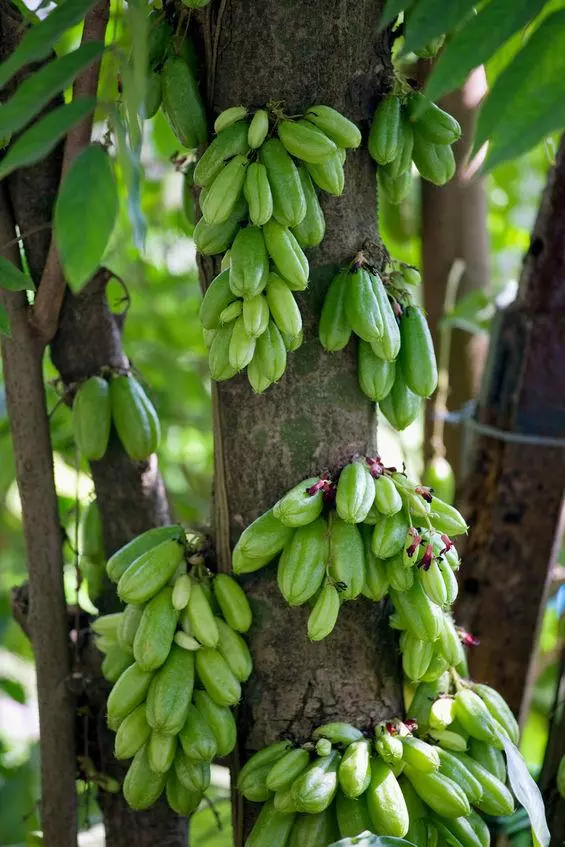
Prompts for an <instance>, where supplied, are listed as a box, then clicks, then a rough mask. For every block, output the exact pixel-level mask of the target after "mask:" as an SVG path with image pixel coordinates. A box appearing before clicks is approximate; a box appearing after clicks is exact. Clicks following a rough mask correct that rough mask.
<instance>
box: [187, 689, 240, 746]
mask: <svg viewBox="0 0 565 847" xmlns="http://www.w3.org/2000/svg"><path fill="white" fill-rule="evenodd" d="M193 700H194V705H195V706H196V708H197V709H198V711H199V712H200V714H201V715H202V717H203V718H204V720H205V721H206V723H207V724H208V726H209V727H210V729H211V730H212V733H213V735H214V738H215V740H216V748H217V750H216V755H217V757H218V758H219V759H221V758H223V757H224V756H227V755H229V753H231V751H232V750H233V748H234V747H235V744H236V740H237V729H236V725H235V719H234V716H233V714H232V712H231V709H229V708H228V707H227V706H220V705H218V703H216V702H215V701H214V700H213V699H212V698H211V697H210V695H209V694H207V693H206V692H205V691H195V692H194V694H193Z"/></svg>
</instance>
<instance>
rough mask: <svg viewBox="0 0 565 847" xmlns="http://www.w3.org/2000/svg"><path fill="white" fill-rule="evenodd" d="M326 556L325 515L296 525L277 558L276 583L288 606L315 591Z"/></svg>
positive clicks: (323, 573)
mask: <svg viewBox="0 0 565 847" xmlns="http://www.w3.org/2000/svg"><path fill="white" fill-rule="evenodd" d="M328 556H329V535H328V524H327V521H326V520H325V518H321V517H320V518H316V520H315V521H313V522H312V523H309V524H307V525H306V526H301V527H299V528H298V529H297V530H296V531H295V533H294V535H293V536H292V540H291V541H290V543H289V544H288V545H287V546H286V547H285V549H284V550H283V553H282V556H281V557H280V560H279V566H278V571H277V582H278V586H279V590H280V592H281V594H282V595H283V597H284V598H285V600H286V601H287V603H288V604H289V605H290V606H300V605H302V603H305V602H306V601H307V600H309V599H310V597H313V595H314V594H315V593H316V592H317V590H318V589H319V587H320V585H321V584H322V580H323V578H324V576H325V573H326V567H327V562H328Z"/></svg>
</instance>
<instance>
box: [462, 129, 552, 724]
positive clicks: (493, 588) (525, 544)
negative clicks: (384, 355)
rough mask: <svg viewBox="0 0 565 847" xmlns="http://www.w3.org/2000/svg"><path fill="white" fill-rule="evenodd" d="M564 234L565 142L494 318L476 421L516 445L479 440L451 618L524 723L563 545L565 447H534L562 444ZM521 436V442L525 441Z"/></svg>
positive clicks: (484, 674)
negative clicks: (551, 578) (550, 584)
mask: <svg viewBox="0 0 565 847" xmlns="http://www.w3.org/2000/svg"><path fill="white" fill-rule="evenodd" d="M564 235H565V144H564V143H563V142H562V143H561V147H560V150H559V154H558V157H557V163H556V166H555V168H554V170H553V171H552V173H551V174H550V177H549V179H548V183H547V186H546V188H545V191H544V195H543V199H542V203H541V208H540V211H539V214H538V218H537V221H536V224H535V227H534V231H533V234H532V240H531V243H530V248H529V250H528V253H527V255H526V257H525V261H524V266H523V269H522V275H521V280H520V290H519V294H518V298H517V300H516V302H515V303H514V304H513V305H512V306H510V307H509V308H508V309H506V311H504V312H503V313H502V314H500V315H499V317H498V320H497V324H496V327H495V331H494V332H493V334H492V338H491V345H490V351H489V361H488V363H487V368H486V371H485V377H484V381H483V386H482V391H481V396H480V401H479V407H478V411H477V420H478V421H479V422H480V423H483V424H487V425H491V426H494V427H498V428H500V429H502V430H504V431H507V432H510V433H512V434H513V436H514V437H515V438H516V439H517V440H516V441H507V440H506V441H505V440H504V438H498V437H496V436H495V437H492V436H491V435H488V434H481V433H480V432H478V433H477V434H476V435H475V437H474V438H473V444H472V449H471V451H470V453H469V457H468V474H467V477H466V482H465V489H464V507H465V514H466V517H467V520H468V521H469V523H470V525H471V531H470V534H469V537H468V540H467V543H466V545H465V549H464V561H465V570H464V575H463V580H462V585H461V596H460V601H459V606H458V618H459V620H460V622H461V623H463V624H464V625H466V626H467V627H468V628H469V629H471V630H472V631H473V632H475V633H476V634H477V635H478V636H479V638H480V639H481V649H480V650H478V651H476V652H474V653H473V654H472V656H471V661H470V666H471V673H472V675H473V677H474V678H476V679H479V680H483V681H485V682H496V687H497V688H498V689H499V690H500V691H501V692H502V693H503V695H504V696H505V697H506V698H507V699H508V701H509V703H510V705H511V706H512V708H513V709H514V710H515V712H517V713H518V712H519V711H520V712H521V714H522V715H524V714H525V712H526V710H527V706H528V700H529V697H528V694H527V692H528V683H529V682H530V681H531V680H530V676H531V657H532V651H533V648H534V645H535V644H536V638H537V633H538V624H539V618H540V610H541V609H542V604H543V602H544V598H545V596H546V585H547V580H548V567H549V568H550V569H551V567H552V565H553V563H554V561H555V553H556V546H557V541H558V539H559V537H560V535H559V523H560V516H561V507H562V497H563V479H564V478H565V450H564V449H563V445H562V444H561V445H560V444H559V442H557V444H556V445H555V446H553V445H552V444H551V443H549V444H544V443H543V441H542V442H541V443H535V437H539V438H541V439H543V438H544V437H549V438H556V439H563V438H564V437H565V399H564V398H565V358H564V347H563V338H564V337H565V250H564V246H563V245H564V243H565V242H564ZM472 434H473V432H472V431H471V435H472ZM511 437H512V436H511ZM521 437H523V438H525V439H526V441H525V442H523V443H521V442H520V438H521ZM529 437H533V438H534V442H533V443H529V442H528V441H527V439H528V438H529ZM525 686H526V696H525V697H523V691H524V687H525Z"/></svg>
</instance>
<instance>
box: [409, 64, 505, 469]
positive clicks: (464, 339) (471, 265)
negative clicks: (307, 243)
mask: <svg viewBox="0 0 565 847" xmlns="http://www.w3.org/2000/svg"><path fill="white" fill-rule="evenodd" d="M485 92H486V79H485V73H484V70H483V68H477V69H476V70H475V71H473V73H472V74H471V75H470V77H469V79H468V80H467V82H466V83H465V85H464V86H463V87H462V88H460V89H458V90H457V91H454V92H453V93H452V94H450V95H448V96H447V97H446V98H445V100H444V101H443V103H442V104H441V105H442V106H444V108H446V109H447V111H448V112H449V113H450V114H452V115H453V116H454V117H456V118H457V120H458V121H459V123H460V124H461V128H462V130H463V134H462V137H461V140H460V141H459V142H458V143H457V144H456V145H455V148H454V149H455V157H456V160H457V172H456V175H455V178H454V179H453V180H451V182H448V183H447V185H445V186H443V187H442V188H437V187H436V186H435V185H432V183H431V182H426V181H425V180H422V271H423V278H424V299H425V306H426V311H427V313H428V322H429V325H430V329H431V332H432V337H433V339H434V346H435V348H436V350H439V340H440V331H439V323H440V321H441V319H442V317H443V313H444V302H445V294H446V288H447V280H448V277H449V274H450V271H451V269H452V267H453V263H454V262H455V261H456V260H457V259H460V260H462V261H463V262H464V263H465V271H464V273H463V276H462V278H461V280H460V283H459V287H458V297H461V296H463V295H464V294H467V293H468V292H470V291H476V290H484V289H485V288H486V287H487V286H488V284H489V275H490V268H489V245H488V232H487V224H486V217H487V216H486V194H485V185H484V181H483V180H482V179H478V178H476V177H475V178H474V179H473V178H472V174H470V173H469V170H468V167H467V164H466V161H465V160H466V157H467V155H468V153H469V150H470V147H471V141H472V138H473V129H474V122H475V115H476V111H477V106H478V104H479V101H480V100H481V98H482V96H483V95H484V94H485ZM487 347H488V340H487V338H486V337H485V336H479V335H469V333H467V332H463V330H459V329H454V330H453V335H452V342H451V355H450V359H449V368H448V378H449V408H450V409H452V410H457V409H459V408H461V407H462V406H463V404H464V403H466V402H467V401H468V400H471V399H472V398H474V397H475V396H476V394H477V391H478V388H479V384H480V379H481V373H482V369H483V366H484V361H485V357H486V352H487ZM432 406H433V403H430V404H428V410H429V411H430V412H431V409H432ZM425 435H426V437H425V442H424V451H425V454H426V458H429V456H430V455H432V454H434V452H435V451H436V450H439V449H440V448H441V446H442V445H441V444H438V445H435V444H433V443H432V436H433V420H432V418H431V414H427V415H426V432H425ZM444 444H445V449H446V458H447V459H448V460H449V462H450V463H451V465H452V466H453V469H454V471H455V475H456V478H457V479H458V480H459V479H460V471H461V460H462V449H463V446H464V445H463V438H462V430H461V427H451V426H447V427H445V430H444Z"/></svg>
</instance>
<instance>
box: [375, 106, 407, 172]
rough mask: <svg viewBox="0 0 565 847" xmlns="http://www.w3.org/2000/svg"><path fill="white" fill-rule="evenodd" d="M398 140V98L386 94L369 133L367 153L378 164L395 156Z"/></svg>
mask: <svg viewBox="0 0 565 847" xmlns="http://www.w3.org/2000/svg"><path fill="white" fill-rule="evenodd" d="M399 142H400V99H399V98H398V97H396V96H395V95H394V94H387V96H386V97H384V98H383V99H382V100H381V102H380V103H379V105H378V107H377V110H376V112H375V116H374V118H373V123H372V124H371V131H370V133H369V141H368V147H369V153H370V154H371V156H372V157H373V159H374V160H375V162H377V164H379V165H386V164H388V162H392V161H393V160H394V158H395V157H396V155H397V153H398V149H399Z"/></svg>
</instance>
